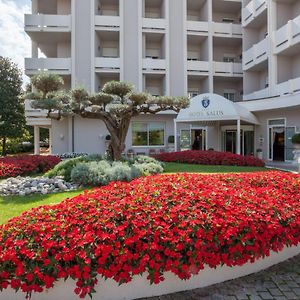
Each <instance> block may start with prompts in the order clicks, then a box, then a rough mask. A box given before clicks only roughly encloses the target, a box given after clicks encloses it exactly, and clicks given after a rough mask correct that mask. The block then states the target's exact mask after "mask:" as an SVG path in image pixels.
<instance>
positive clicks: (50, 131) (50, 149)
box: [49, 128, 52, 154]
mask: <svg viewBox="0 0 300 300" xmlns="http://www.w3.org/2000/svg"><path fill="white" fill-rule="evenodd" d="M49 154H52V128H49Z"/></svg>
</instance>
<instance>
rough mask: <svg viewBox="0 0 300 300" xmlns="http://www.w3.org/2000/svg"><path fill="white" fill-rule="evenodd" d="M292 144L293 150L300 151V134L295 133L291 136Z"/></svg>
mask: <svg viewBox="0 0 300 300" xmlns="http://www.w3.org/2000/svg"><path fill="white" fill-rule="evenodd" d="M292 143H293V145H294V148H295V149H300V133H296V134H294V135H293V137H292Z"/></svg>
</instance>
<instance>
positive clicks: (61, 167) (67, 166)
mask: <svg viewBox="0 0 300 300" xmlns="http://www.w3.org/2000/svg"><path fill="white" fill-rule="evenodd" d="M83 161H84V157H76V158H71V159H66V160H63V161H61V162H60V163H59V164H58V165H56V166H55V167H54V168H53V169H52V170H50V171H49V172H47V173H46V174H45V176H47V177H50V178H52V177H56V176H63V177H64V180H66V181H70V180H71V172H72V170H73V168H74V167H75V166H76V165H77V164H78V163H80V162H83Z"/></svg>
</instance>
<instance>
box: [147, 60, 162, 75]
mask: <svg viewBox="0 0 300 300" xmlns="http://www.w3.org/2000/svg"><path fill="white" fill-rule="evenodd" d="M143 70H144V71H150V73H151V72H153V71H154V72H155V71H159V72H161V71H165V70H166V60H165V59H153V58H144V59H143Z"/></svg>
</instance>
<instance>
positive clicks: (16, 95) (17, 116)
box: [0, 56, 25, 155]
mask: <svg viewBox="0 0 300 300" xmlns="http://www.w3.org/2000/svg"><path fill="white" fill-rule="evenodd" d="M21 92H22V79H21V71H20V70H19V69H18V67H17V65H16V64H14V63H13V62H12V61H11V60H10V59H9V58H5V57H2V56H0V139H1V142H2V155H6V152H7V151H6V145H7V139H9V138H10V139H13V138H18V137H21V136H22V134H23V131H24V126H25V115H24V104H23V100H22V98H21V97H20V95H21Z"/></svg>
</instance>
